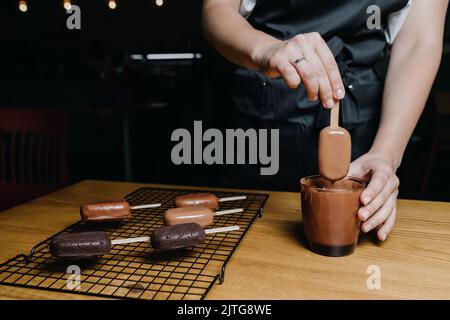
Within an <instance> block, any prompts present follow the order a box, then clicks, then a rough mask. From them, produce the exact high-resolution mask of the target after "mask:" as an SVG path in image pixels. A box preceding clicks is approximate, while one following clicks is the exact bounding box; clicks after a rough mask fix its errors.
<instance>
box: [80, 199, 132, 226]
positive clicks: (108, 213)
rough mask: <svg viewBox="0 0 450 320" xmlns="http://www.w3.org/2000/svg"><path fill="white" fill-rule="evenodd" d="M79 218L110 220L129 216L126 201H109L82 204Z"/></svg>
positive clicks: (128, 206) (129, 211)
mask: <svg viewBox="0 0 450 320" xmlns="http://www.w3.org/2000/svg"><path fill="white" fill-rule="evenodd" d="M80 215H81V219H83V220H87V221H112V220H121V219H125V218H129V217H131V209H130V204H129V203H128V202H127V201H124V200H121V201H110V202H98V203H88V204H84V205H82V206H81V208H80Z"/></svg>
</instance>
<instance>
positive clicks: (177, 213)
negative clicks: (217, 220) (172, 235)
mask: <svg viewBox="0 0 450 320" xmlns="http://www.w3.org/2000/svg"><path fill="white" fill-rule="evenodd" d="M243 211H244V209H241V208H240V209H230V210H221V211H216V212H213V211H212V210H210V209H208V208H206V207H203V206H194V207H184V208H173V209H169V210H167V211H166V212H164V215H163V219H164V224H165V225H166V226H173V225H176V224H182V223H189V222H194V223H197V224H199V225H200V226H201V227H203V228H205V227H208V226H210V225H212V224H213V222H214V217H215V216H223V215H227V214H234V213H240V212H243Z"/></svg>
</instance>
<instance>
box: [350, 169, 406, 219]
mask: <svg viewBox="0 0 450 320" xmlns="http://www.w3.org/2000/svg"><path fill="white" fill-rule="evenodd" d="M374 178H375V175H374V176H373V177H372V180H371V182H370V183H369V186H370V184H371V183H372V181H373V179H374ZM378 181H380V183H381V178H380V180H378ZM375 182H376V181H375ZM398 187H399V179H398V178H397V176H395V175H394V176H392V177H390V178H388V179H387V182H385V183H384V186H383V188H382V189H381V191H379V193H378V195H376V196H375V199H374V200H372V201H371V202H370V203H369V204H368V205H366V206H364V207H362V208H361V209H359V211H358V215H359V217H360V219H361V220H362V221H366V220H367V219H368V218H369V217H370V216H372V215H373V214H374V213H375V212H377V211H378V210H379V209H380V208H381V206H382V205H383V204H384V203H385V202H386V200H387V199H388V198H389V196H390V195H391V194H392V193H393V192H397V190H398ZM372 188H373V186H372ZM375 188H378V185H375Z"/></svg>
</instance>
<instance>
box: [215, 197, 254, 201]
mask: <svg viewBox="0 0 450 320" xmlns="http://www.w3.org/2000/svg"><path fill="white" fill-rule="evenodd" d="M245 199H247V196H236V197H226V198H220V199H219V202H227V201H236V200H245Z"/></svg>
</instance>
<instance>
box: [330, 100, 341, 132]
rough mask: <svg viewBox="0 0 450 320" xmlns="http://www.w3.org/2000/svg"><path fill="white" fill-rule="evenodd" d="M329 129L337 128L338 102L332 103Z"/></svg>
mask: <svg viewBox="0 0 450 320" xmlns="http://www.w3.org/2000/svg"><path fill="white" fill-rule="evenodd" d="M330 126H331V127H339V100H335V101H334V108H333V109H331V119H330Z"/></svg>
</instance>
